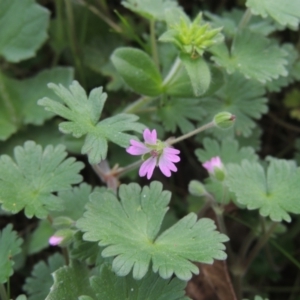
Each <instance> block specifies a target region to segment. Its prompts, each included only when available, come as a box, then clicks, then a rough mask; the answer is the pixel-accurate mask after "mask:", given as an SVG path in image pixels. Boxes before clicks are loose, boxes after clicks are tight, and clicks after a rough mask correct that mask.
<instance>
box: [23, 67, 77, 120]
mask: <svg viewBox="0 0 300 300" xmlns="http://www.w3.org/2000/svg"><path fill="white" fill-rule="evenodd" d="M73 77H74V70H73V68H67V67H56V68H53V69H49V70H44V71H42V72H40V73H38V74H37V75H36V76H34V77H32V78H29V79H26V80H23V81H21V82H20V85H21V86H20V88H21V90H20V92H21V95H20V102H22V104H23V105H22V115H24V117H23V118H24V123H25V124H35V125H41V124H43V123H44V122H45V121H46V120H48V119H50V118H52V117H53V114H52V113H50V112H48V111H45V110H44V109H43V108H42V107H40V106H39V105H37V101H38V100H39V99H41V98H42V97H49V98H51V99H54V100H57V101H58V100H59V98H58V97H57V96H56V95H55V94H54V93H53V91H52V90H50V89H48V88H47V84H48V83H49V82H52V83H55V84H62V85H69V84H71V82H72V80H73ZM21 97H22V98H21Z"/></svg>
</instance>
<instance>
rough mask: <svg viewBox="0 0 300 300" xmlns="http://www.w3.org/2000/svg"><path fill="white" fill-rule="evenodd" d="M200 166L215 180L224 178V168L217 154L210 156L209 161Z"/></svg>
mask: <svg viewBox="0 0 300 300" xmlns="http://www.w3.org/2000/svg"><path fill="white" fill-rule="evenodd" d="M202 166H203V167H204V168H205V169H206V170H207V171H208V173H209V174H210V175H212V176H213V177H215V178H216V179H217V180H219V181H223V180H224V179H225V176H226V173H225V169H224V166H223V163H222V161H221V158H220V157H219V156H216V157H212V158H211V159H210V160H209V161H206V162H205V163H204V164H202Z"/></svg>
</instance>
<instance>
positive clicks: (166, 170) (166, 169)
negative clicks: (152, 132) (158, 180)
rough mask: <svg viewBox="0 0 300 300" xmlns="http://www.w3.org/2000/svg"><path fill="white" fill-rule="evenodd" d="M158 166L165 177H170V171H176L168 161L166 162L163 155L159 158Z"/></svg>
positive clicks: (166, 159)
mask: <svg viewBox="0 0 300 300" xmlns="http://www.w3.org/2000/svg"><path fill="white" fill-rule="evenodd" d="M158 166H159V168H160V170H161V172H162V173H163V174H164V175H165V176H167V177H170V176H171V171H173V172H176V171H177V168H176V166H175V165H174V164H173V163H172V162H171V161H170V160H168V158H167V157H166V156H165V155H164V154H162V156H161V157H160V159H159V162H158Z"/></svg>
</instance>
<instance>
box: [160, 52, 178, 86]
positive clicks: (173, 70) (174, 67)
mask: <svg viewBox="0 0 300 300" xmlns="http://www.w3.org/2000/svg"><path fill="white" fill-rule="evenodd" d="M180 66H181V60H180V59H179V57H177V58H176V60H175V61H174V63H173V65H172V68H171V69H170V71H169V73H168V75H167V76H166V78H165V79H164V82H163V86H166V85H168V83H169V82H170V81H171V80H172V78H173V77H174V76H175V74H176V73H177V72H178V70H179V68H180Z"/></svg>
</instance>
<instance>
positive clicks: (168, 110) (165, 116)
mask: <svg viewBox="0 0 300 300" xmlns="http://www.w3.org/2000/svg"><path fill="white" fill-rule="evenodd" d="M204 114H205V111H204V110H203V109H202V108H201V107H200V106H199V100H198V99H180V98H171V99H170V100H169V101H168V102H166V103H164V105H163V106H161V107H159V108H158V110H157V115H158V116H159V118H160V119H161V122H162V124H163V125H164V127H165V129H166V130H168V131H171V132H172V133H174V132H175V131H176V129H177V127H179V129H180V130H181V132H182V133H187V132H189V131H192V130H193V129H194V128H195V126H194V125H193V123H192V122H191V121H190V120H196V121H199V120H200V119H201V117H202V116H203V115H204Z"/></svg>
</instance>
